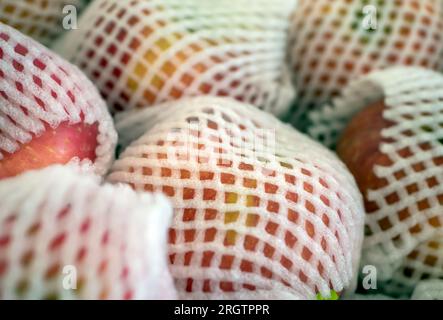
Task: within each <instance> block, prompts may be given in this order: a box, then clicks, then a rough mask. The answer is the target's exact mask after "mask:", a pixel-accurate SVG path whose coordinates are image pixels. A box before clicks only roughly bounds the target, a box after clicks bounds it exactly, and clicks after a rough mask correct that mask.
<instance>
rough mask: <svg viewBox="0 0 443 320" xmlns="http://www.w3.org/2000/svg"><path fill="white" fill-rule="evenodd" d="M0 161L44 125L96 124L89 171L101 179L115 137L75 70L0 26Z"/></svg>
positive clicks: (111, 156)
mask: <svg viewBox="0 0 443 320" xmlns="http://www.w3.org/2000/svg"><path fill="white" fill-rule="evenodd" d="M0 81H1V87H0V160H1V159H3V158H4V153H5V152H7V153H14V152H16V151H17V150H19V149H20V146H21V145H22V144H26V143H28V142H30V141H31V140H32V138H33V137H34V136H38V135H40V134H42V133H43V132H44V131H45V130H46V129H45V124H48V125H49V126H51V127H52V128H57V127H58V125H59V124H60V123H62V122H68V123H69V124H77V123H86V124H94V123H98V137H97V142H98V146H97V149H96V159H95V161H94V165H95V168H96V171H97V173H100V174H104V173H105V172H106V171H107V169H108V168H109V166H110V164H111V162H112V161H113V159H114V149H115V145H116V142H117V133H116V131H115V129H114V124H113V121H112V118H111V116H110V114H109V111H108V109H107V106H106V103H105V102H104V100H103V99H102V98H101V97H100V94H99V92H98V91H97V89H96V88H95V87H94V85H93V84H92V83H91V81H89V80H88V79H87V78H86V76H85V75H83V73H82V72H81V71H80V70H79V69H78V68H77V67H75V66H73V65H71V64H70V63H68V62H67V61H65V60H63V59H62V58H60V57H59V56H58V55H56V54H54V53H52V52H51V51H49V50H48V49H46V48H45V47H44V46H42V45H40V44H39V43H37V42H36V41H34V40H32V39H31V38H29V37H27V36H25V35H23V34H21V33H20V32H18V31H17V30H15V29H13V28H11V27H9V26H7V25H5V24H1V23H0Z"/></svg>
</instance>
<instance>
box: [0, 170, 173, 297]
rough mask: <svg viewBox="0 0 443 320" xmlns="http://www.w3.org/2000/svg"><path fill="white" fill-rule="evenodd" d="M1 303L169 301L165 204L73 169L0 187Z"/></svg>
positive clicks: (36, 173) (19, 179)
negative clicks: (31, 300)
mask: <svg viewBox="0 0 443 320" xmlns="http://www.w3.org/2000/svg"><path fill="white" fill-rule="evenodd" d="M0 199H1V201H0V298H1V299H172V298H174V297H175V289H174V287H173V282H172V278H171V276H170V274H169V273H168V272H167V268H168V267H167V230H168V227H169V224H170V220H171V216H172V208H171V206H170V204H169V202H168V201H167V199H166V198H165V197H164V196H161V195H151V194H147V193H146V194H137V193H135V192H134V191H133V190H132V189H131V188H129V187H127V186H111V185H106V186H100V185H99V181H98V179H97V178H96V177H94V176H88V175H86V174H84V175H82V174H81V172H80V171H79V170H76V169H75V168H74V167H73V166H72V167H70V166H68V167H62V166H52V167H48V168H46V169H43V170H39V171H30V172H28V173H25V174H23V175H20V176H18V177H15V178H11V179H6V180H3V181H1V182H0Z"/></svg>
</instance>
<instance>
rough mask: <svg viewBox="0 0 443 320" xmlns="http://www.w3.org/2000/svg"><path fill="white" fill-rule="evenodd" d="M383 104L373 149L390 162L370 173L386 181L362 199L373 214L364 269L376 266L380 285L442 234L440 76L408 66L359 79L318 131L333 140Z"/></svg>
mask: <svg viewBox="0 0 443 320" xmlns="http://www.w3.org/2000/svg"><path fill="white" fill-rule="evenodd" d="M380 100H381V101H384V104H385V109H384V111H383V119H384V120H386V121H387V123H389V125H388V126H387V127H386V128H385V129H383V130H382V131H381V136H382V142H381V144H380V146H379V147H378V149H379V151H380V153H381V154H382V155H383V156H384V157H385V158H386V159H387V161H386V163H385V164H384V165H375V166H374V168H373V174H374V176H375V177H376V179H379V180H380V181H384V182H383V183H380V184H378V187H377V189H372V190H368V192H367V194H366V195H365V198H366V199H367V200H368V201H370V202H371V203H373V204H375V209H374V210H375V211H373V212H371V213H370V214H367V216H366V231H367V235H366V237H365V241H364V245H363V247H364V250H363V262H362V263H364V264H372V265H375V266H377V267H378V277H379V279H380V280H383V281H384V280H389V279H391V278H392V277H393V275H394V273H395V272H396V270H398V269H399V268H401V266H402V264H403V262H404V259H405V258H406V257H407V256H408V255H409V254H411V252H412V251H413V250H414V249H415V248H416V247H417V246H419V245H420V244H421V243H422V242H424V241H428V240H431V239H432V237H434V235H435V234H436V233H438V232H441V229H442V223H443V221H442V211H441V209H442V204H443V179H442V175H441V166H442V164H443V144H442V139H443V76H441V75H440V74H438V73H436V72H433V71H430V70H426V69H421V68H413V67H410V68H407V67H395V68H392V69H386V70H384V71H377V72H373V73H371V74H369V75H367V76H363V77H362V78H361V79H359V80H358V81H355V82H354V83H352V84H350V85H349V86H348V87H346V88H345V89H344V90H343V94H342V95H341V96H340V97H338V98H337V99H336V100H335V104H334V105H332V106H329V107H328V108H325V109H324V114H323V119H327V118H328V119H329V121H330V125H326V123H325V122H318V123H317V125H318V129H319V131H321V130H325V131H324V132H329V133H331V132H333V133H334V134H333V135H332V134H330V136H331V137H332V136H337V135H338V134H339V133H340V131H341V130H342V129H343V127H344V126H345V124H346V122H347V121H349V120H350V119H351V117H352V116H353V115H354V114H355V113H357V112H358V111H359V110H361V109H362V108H364V107H366V106H368V105H371V104H372V103H374V102H378V101H380ZM331 142H335V141H333V140H331ZM411 281H416V279H415V277H412V279H411ZM405 285H407V283H406V284H405Z"/></svg>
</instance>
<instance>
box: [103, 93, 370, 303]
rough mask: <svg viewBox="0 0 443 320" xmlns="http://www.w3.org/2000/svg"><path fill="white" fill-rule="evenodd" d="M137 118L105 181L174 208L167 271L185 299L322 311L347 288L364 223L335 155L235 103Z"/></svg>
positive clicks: (171, 106) (176, 106)
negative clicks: (157, 196) (311, 302)
mask: <svg viewBox="0 0 443 320" xmlns="http://www.w3.org/2000/svg"><path fill="white" fill-rule="evenodd" d="M132 113H133V116H134V117H133V118H132V117H130V118H132V119H134V120H135V121H136V122H139V123H143V124H145V128H144V130H145V133H144V134H143V135H142V136H141V137H140V138H138V139H136V140H135V141H133V142H132V143H131V144H130V145H129V146H128V147H127V148H126V150H125V151H124V152H123V153H122V154H121V155H120V158H119V159H118V160H117V161H116V162H115V163H114V165H113V167H112V169H111V173H110V175H109V176H108V178H107V180H108V181H110V182H112V183H126V184H129V185H130V186H131V187H132V188H134V189H135V190H137V191H144V192H162V193H164V194H165V195H167V196H168V197H169V198H170V199H171V201H172V203H173V205H174V209H175V213H174V220H173V223H172V226H171V228H170V231H169V243H170V246H169V252H170V269H171V272H172V275H173V277H174V279H175V282H176V286H177V289H178V291H179V296H180V297H181V298H196V299H207V298H211V299H222V298H234V297H235V298H242V299H249V298H253V297H255V298H259V299H264V298H274V299H278V298H283V297H291V298H302V299H316V297H317V294H318V293H320V294H321V296H322V297H324V298H328V297H329V295H330V294H331V292H332V290H334V291H335V292H341V291H342V290H343V289H344V288H345V287H347V286H348V285H349V284H350V279H351V278H352V277H353V275H354V272H355V268H356V267H357V265H356V262H357V261H358V255H359V250H360V247H359V246H360V244H361V240H362V239H361V235H362V233H363V229H362V227H363V217H364V212H363V206H362V202H361V196H360V194H359V192H358V189H357V186H356V184H355V182H354V180H353V178H352V177H351V175H350V173H349V172H348V171H347V170H346V168H345V166H344V165H343V164H342V163H341V162H340V161H339V160H338V158H336V156H335V155H334V154H333V153H332V152H330V151H329V150H327V149H326V148H324V147H322V146H321V145H319V144H317V143H316V142H314V141H312V140H310V139H309V138H307V137H306V136H304V135H302V134H300V133H299V132H297V131H296V130H294V129H293V128H291V127H289V126H287V125H284V124H283V123H281V122H280V121H278V120H277V119H276V118H274V117H273V116H272V115H270V114H268V113H264V112H262V111H259V110H257V109H256V108H254V106H252V105H247V104H244V103H240V102H238V101H235V100H232V99H229V98H217V97H198V98H187V99H182V100H180V101H176V102H172V103H168V104H165V105H158V106H156V107H153V108H148V109H144V110H136V111H133V112H132ZM130 118H126V119H130ZM144 119H149V120H148V121H147V122H145V121H143V120H144ZM133 124H135V123H133ZM127 125H128V127H132V126H131V124H130V123H129V122H128V123H127ZM137 130H141V127H139V128H138V129H137Z"/></svg>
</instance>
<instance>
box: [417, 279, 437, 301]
mask: <svg viewBox="0 0 443 320" xmlns="http://www.w3.org/2000/svg"><path fill="white" fill-rule="evenodd" d="M412 299H414V300H431V299H433V300H443V281H436V280H432V281H431V280H424V281H421V282H420V283H419V284H418V285H417V286H416V287H415V290H414V293H413V295H412Z"/></svg>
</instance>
